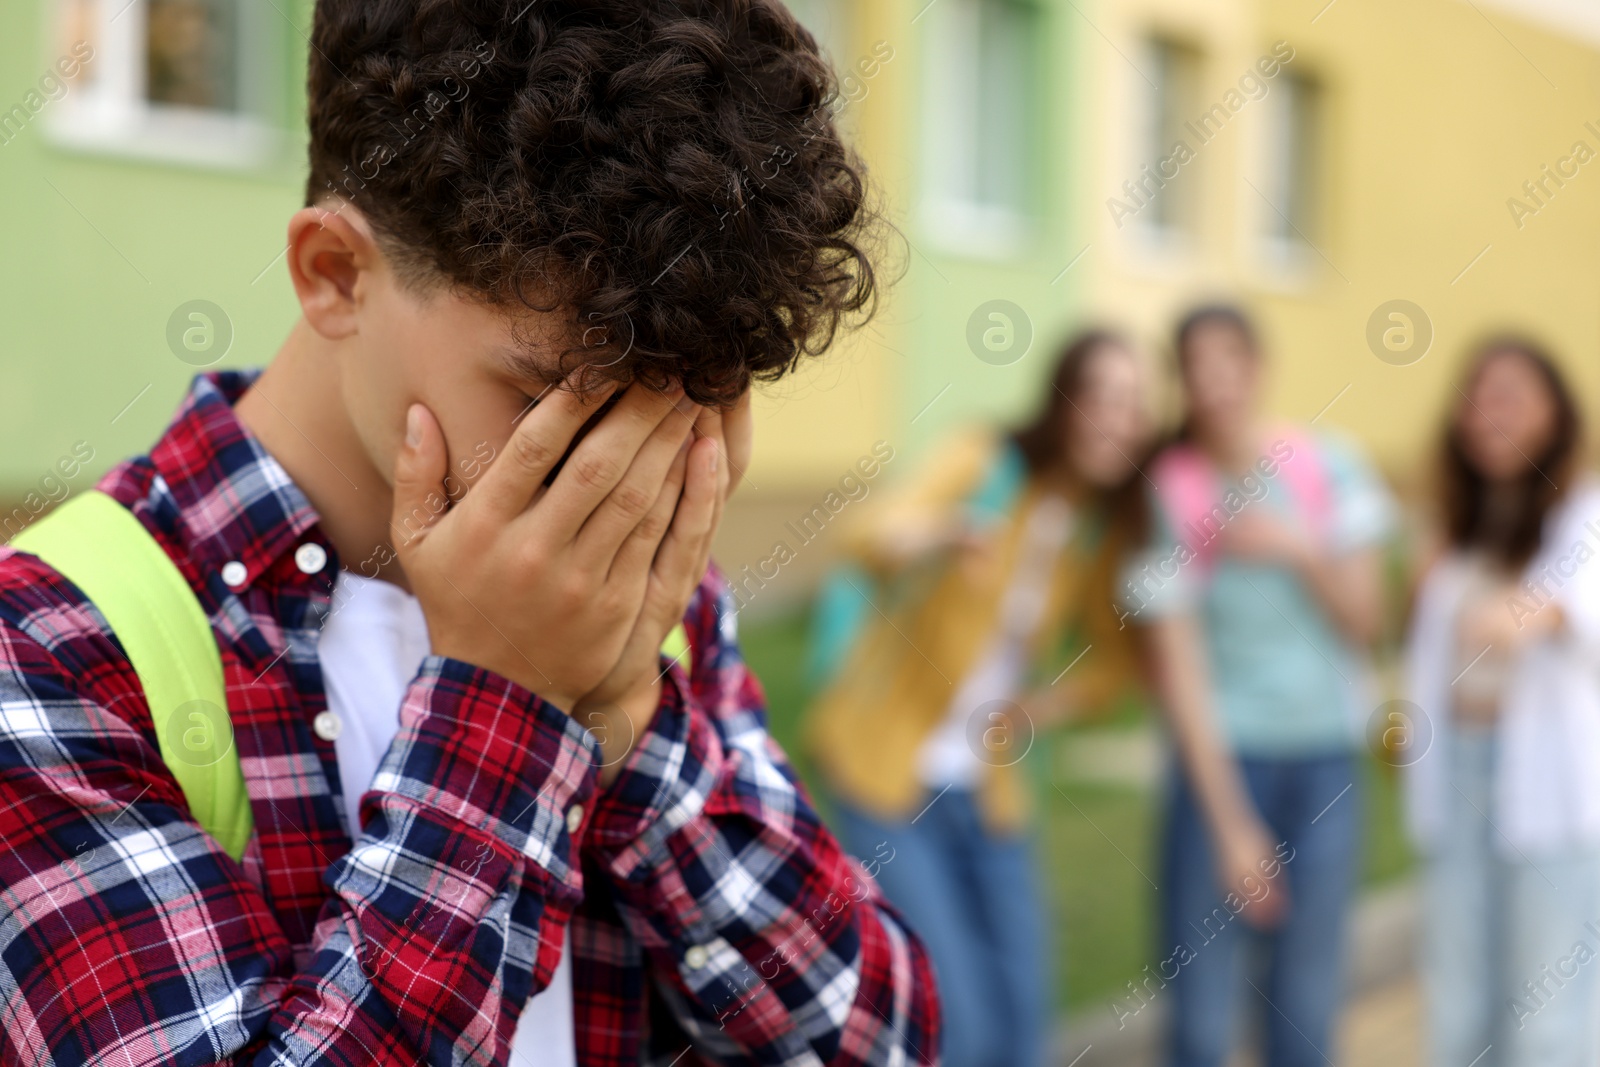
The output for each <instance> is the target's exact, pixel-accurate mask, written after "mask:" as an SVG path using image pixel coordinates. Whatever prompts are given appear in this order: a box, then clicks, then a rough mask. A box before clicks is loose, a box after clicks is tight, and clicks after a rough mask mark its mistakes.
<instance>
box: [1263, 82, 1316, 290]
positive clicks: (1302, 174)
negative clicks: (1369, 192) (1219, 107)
mask: <svg viewBox="0 0 1600 1067" xmlns="http://www.w3.org/2000/svg"><path fill="white" fill-rule="evenodd" d="M1263 103H1264V104H1265V105H1266V110H1265V112H1264V114H1265V122H1264V129H1263V133H1262V152H1263V163H1264V167H1263V173H1262V186H1261V194H1262V197H1263V198H1265V200H1266V201H1267V203H1265V204H1262V205H1261V209H1262V216H1261V223H1262V225H1261V235H1262V237H1263V239H1264V241H1265V244H1266V246H1267V251H1268V253H1269V254H1270V255H1273V256H1274V257H1275V258H1278V259H1283V258H1293V257H1299V256H1303V255H1304V254H1305V253H1306V251H1307V245H1308V243H1309V242H1312V241H1315V240H1316V231H1317V208H1318V201H1319V197H1318V188H1317V186H1318V177H1319V174H1320V171H1321V159H1320V158H1319V145H1320V142H1321V110H1322V109H1321V91H1320V90H1319V88H1318V86H1317V84H1316V83H1315V82H1313V81H1312V80H1311V79H1309V78H1306V77H1305V76H1303V75H1300V74H1293V73H1290V72H1288V71H1285V72H1283V73H1281V74H1279V75H1278V77H1277V79H1276V80H1275V81H1274V83H1273V85H1272V88H1271V91H1270V92H1269V93H1268V95H1267V98H1266V100H1264V101H1263Z"/></svg>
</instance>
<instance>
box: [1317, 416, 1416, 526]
mask: <svg viewBox="0 0 1600 1067" xmlns="http://www.w3.org/2000/svg"><path fill="white" fill-rule="evenodd" d="M1320 445H1321V448H1322V460H1323V466H1324V469H1325V470H1326V472H1327V477H1328V482H1329V492H1330V493H1331V495H1332V497H1333V502H1332V503H1333V508H1332V510H1333V514H1332V520H1331V523H1330V526H1329V530H1328V540H1329V543H1330V546H1331V547H1332V548H1333V550H1334V551H1335V552H1338V553H1341V554H1343V553H1351V552H1359V551H1361V550H1362V549H1366V548H1371V547H1372V546H1374V545H1376V544H1379V543H1381V542H1382V541H1383V540H1384V539H1386V538H1387V537H1388V536H1389V535H1390V533H1391V532H1392V531H1393V530H1394V527H1395V522H1396V515H1397V508H1396V506H1395V502H1394V496H1393V495H1392V494H1391V493H1390V492H1389V487H1388V486H1387V485H1386V484H1385V483H1384V481H1383V478H1382V477H1381V476H1380V475H1379V474H1378V472H1377V471H1376V470H1375V469H1373V467H1372V465H1371V464H1370V463H1368V462H1367V460H1366V459H1365V458H1364V457H1363V456H1362V455H1361V453H1360V452H1359V451H1358V450H1357V449H1356V447H1355V446H1354V445H1352V444H1349V443H1347V442H1345V441H1343V440H1341V439H1339V438H1336V437H1327V436H1325V437H1323V438H1322V439H1321V441H1320Z"/></svg>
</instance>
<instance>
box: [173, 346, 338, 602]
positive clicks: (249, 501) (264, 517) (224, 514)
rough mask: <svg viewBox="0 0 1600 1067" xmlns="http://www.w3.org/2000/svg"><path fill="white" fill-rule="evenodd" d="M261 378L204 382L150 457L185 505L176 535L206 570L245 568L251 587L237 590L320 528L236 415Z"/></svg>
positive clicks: (224, 374)
mask: <svg viewBox="0 0 1600 1067" xmlns="http://www.w3.org/2000/svg"><path fill="white" fill-rule="evenodd" d="M260 373H261V372H260V370H244V371H216V372H212V373H208V374H201V375H198V376H197V377H196V378H195V379H194V382H193V383H192V384H191V385H190V387H189V392H188V394H187V395H186V396H185V397H184V400H183V404H182V406H181V407H179V409H178V413H177V415H176V416H175V417H174V418H173V420H172V424H171V425H170V426H168V427H167V431H166V432H165V433H164V434H162V435H161V439H160V440H159V441H157V442H156V445H155V447H154V448H152V449H151V450H150V463H151V465H152V466H153V467H154V468H155V471H156V474H157V475H158V476H159V477H160V478H161V480H162V481H164V482H165V483H166V486H167V489H168V490H169V491H170V492H171V494H172V499H173V502H174V503H175V504H176V505H177V524H176V533H177V536H178V538H179V539H180V540H181V541H182V542H183V546H184V548H185V550H186V551H187V552H188V554H189V556H190V557H191V558H192V559H193V560H194V561H195V562H196V563H197V564H198V565H200V566H201V567H202V568H206V569H211V568H222V567H226V566H227V565H229V564H231V563H234V562H237V563H239V564H241V565H242V566H243V567H244V568H245V569H244V575H243V581H238V582H230V583H229V584H231V585H233V586H234V587H235V588H236V589H242V588H244V587H246V586H248V585H249V584H250V583H252V582H254V581H255V580H256V578H258V577H259V576H260V575H261V574H262V572H264V571H265V570H267V569H268V568H269V567H271V566H272V565H273V564H274V563H275V562H277V560H278V559H279V558H280V557H281V556H282V555H283V554H284V553H286V552H288V551H290V550H291V549H292V548H293V547H294V546H295V545H296V544H297V543H298V542H300V541H301V540H302V539H303V538H304V537H305V535H306V533H307V532H308V531H310V530H311V529H312V528H313V527H315V526H316V525H317V523H318V521H319V516H318V515H317V511H316V509H315V508H313V507H312V506H311V501H309V500H307V499H306V496H305V494H304V493H303V492H301V491H300V487H299V486H297V485H295V483H294V480H293V479H291V478H290V477H289V472H288V471H286V470H284V468H283V465H282V464H280V463H279V462H278V461H277V460H276V459H274V458H273V457H272V456H271V454H269V453H268V452H267V450H266V449H265V448H264V447H262V445H261V442H259V441H257V440H256V439H255V437H254V436H252V435H251V433H250V431H248V430H247V429H245V427H244V425H243V424H242V423H240V422H239V419H238V417H237V416H236V415H235V414H234V411H233V405H234V404H235V403H236V402H237V401H238V399H239V398H240V397H241V396H243V395H244V393H245V391H246V390H247V389H249V388H250V386H251V384H252V383H254V382H255V380H256V378H257V377H258V376H259V375H260ZM317 540H318V541H319V542H322V540H323V539H322V538H321V537H320V536H319V537H318V538H317ZM324 547H326V545H325V546H324ZM234 570H235V571H236V570H237V568H234Z"/></svg>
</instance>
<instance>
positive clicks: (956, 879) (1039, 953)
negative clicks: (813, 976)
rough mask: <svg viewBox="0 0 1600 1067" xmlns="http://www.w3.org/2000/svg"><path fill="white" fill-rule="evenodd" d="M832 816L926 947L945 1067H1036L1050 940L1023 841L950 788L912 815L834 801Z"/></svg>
mask: <svg viewBox="0 0 1600 1067" xmlns="http://www.w3.org/2000/svg"><path fill="white" fill-rule="evenodd" d="M927 799H928V800H932V799H933V797H932V795H930V796H929V797H928V798H927ZM834 814H835V817H834V820H833V823H834V828H835V830H837V831H838V834H839V839H840V841H841V842H842V843H843V844H844V847H845V850H846V851H847V852H849V853H851V854H852V855H855V856H858V857H863V858H869V859H870V858H872V857H878V858H879V866H878V867H877V881H878V885H879V887H880V888H882V890H883V892H884V895H885V896H887V897H888V898H889V901H890V902H891V903H892V904H894V906H895V907H896V908H898V909H899V910H900V912H901V914H902V915H904V916H905V918H906V921H907V922H908V923H909V924H910V925H911V928H912V929H913V930H915V931H916V932H917V934H918V936H919V937H921V938H922V942H923V944H924V945H926V946H927V949H928V955H929V957H930V958H931V959H932V961H933V970H934V974H935V976H936V980H937V982H938V984H939V1001H940V1010H941V1012H942V1014H943V1020H944V1064H945V1067H1043V1064H1044V1056H1045V1049H1046V1045H1047V1034H1048V1030H1049V1020H1050V1009H1051V996H1050V973H1049V960H1050V944H1049V937H1048V935H1047V932H1046V924H1045V919H1044V912H1043V908H1042V907H1041V906H1040V897H1039V893H1038V886H1037V874H1036V872H1035V870H1034V863H1033V858H1032V849H1031V848H1030V845H1029V842H1028V840H1027V838H1025V837H1022V836H999V835H995V834H992V833H989V832H988V831H987V830H985V829H984V827H983V825H982V824H981V823H980V821H979V817H978V808H977V804H976V803H975V802H974V799H973V796H972V794H971V793H970V792H966V791H963V790H960V789H951V790H949V791H947V792H946V793H945V794H944V795H943V796H941V797H939V798H938V800H937V801H934V802H933V804H932V805H931V806H930V807H928V808H926V809H925V810H924V811H923V812H922V813H921V814H920V815H919V816H917V817H916V818H915V821H907V822H883V821H881V820H879V819H876V818H873V817H872V816H869V815H866V814H864V813H863V812H861V811H859V810H857V809H855V808H852V807H850V806H849V805H848V804H845V803H843V802H840V803H838V804H836V805H835V808H834ZM890 849H892V850H893V851H892V852H890ZM872 869H873V868H872V867H871V866H869V867H868V870H872ZM924 1051H927V1050H924Z"/></svg>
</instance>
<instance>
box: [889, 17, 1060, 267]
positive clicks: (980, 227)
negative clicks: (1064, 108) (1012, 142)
mask: <svg viewBox="0 0 1600 1067" xmlns="http://www.w3.org/2000/svg"><path fill="white" fill-rule="evenodd" d="M982 2H983V0H945V2H943V3H940V4H938V5H937V6H935V7H933V8H932V10H930V11H929V12H928V19H927V22H928V26H927V29H926V31H925V34H924V43H925V46H926V47H925V61H924V63H923V84H924V89H923V93H922V100H923V107H922V114H923V121H922V131H923V132H922V156H923V174H924V179H923V182H922V186H923V188H922V195H921V197H920V198H919V206H920V211H919V214H920V216H921V220H922V226H921V228H922V230H923V231H925V232H926V233H927V234H928V236H929V238H930V240H931V241H932V242H933V243H934V244H935V245H937V246H939V247H941V248H942V249H944V250H945V251H947V252H953V253H957V254H961V255H967V256H972V257H975V258H978V259H990V260H1008V259H1015V258H1017V257H1018V256H1019V255H1021V254H1023V253H1024V252H1025V251H1026V249H1027V246H1028V241H1029V237H1030V234H1032V233H1033V232H1035V230H1036V226H1035V224H1034V222H1033V219H1032V218H1031V212H1030V211H1029V210H1027V209H1026V208H1023V209H1018V208H1017V207H1013V206H1011V205H1005V204H995V203H988V202H984V201H981V200H977V199H975V198H971V197H966V196H962V195H960V194H959V193H958V192H956V191H954V190H953V189H952V188H951V186H950V185H949V184H943V183H941V180H940V176H941V175H945V174H947V173H949V172H951V171H952V170H958V169H962V168H967V167H978V166H982V165H983V159H982V157H983V153H982V151H981V148H982V146H981V144H980V143H978V141H977V139H976V138H977V137H981V134H982V131H981V130H980V129H979V128H978V127H979V123H980V121H981V118H982V116H981V115H979V113H978V102H979V98H980V94H979V91H978V82H979V79H980V78H981V77H982V69H983V56H982V54H981V50H982V44H981V40H982V33H981V24H980V20H981V10H980V5H981V3H982ZM1034 17H1035V18H1040V19H1042V18H1043V13H1042V12H1040V11H1037V10H1036V11H1035V13H1034ZM1042 73H1043V72H1042V71H1041V70H1040V69H1039V68H1038V65H1037V63H1035V64H1034V66H1033V68H1032V69H1031V71H1030V75H1031V76H1032V77H1034V78H1036V79H1039V78H1041V77H1042ZM1040 88H1041V86H1040V85H1038V84H1035V85H1034V86H1033V89H1034V91H1035V95H1037V92H1038V91H1039V90H1040ZM1023 121H1028V119H1027V118H1026V117H1025V118H1024V119H1023ZM969 137H971V138H973V143H970V144H968V143H964V142H965V141H966V139H967V138H969ZM1026 141H1027V139H1026V138H1024V143H1026ZM1018 162H1019V163H1020V165H1021V166H1023V167H1024V168H1026V169H1027V170H1028V171H1032V170H1034V169H1036V168H1037V166H1038V162H1039V161H1038V160H1037V159H1034V158H1025V159H1022V160H1019V161H1018ZM1033 178H1034V175H1033V174H1032V173H1026V174H1024V179H1023V180H1024V182H1030V181H1032V180H1033Z"/></svg>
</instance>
